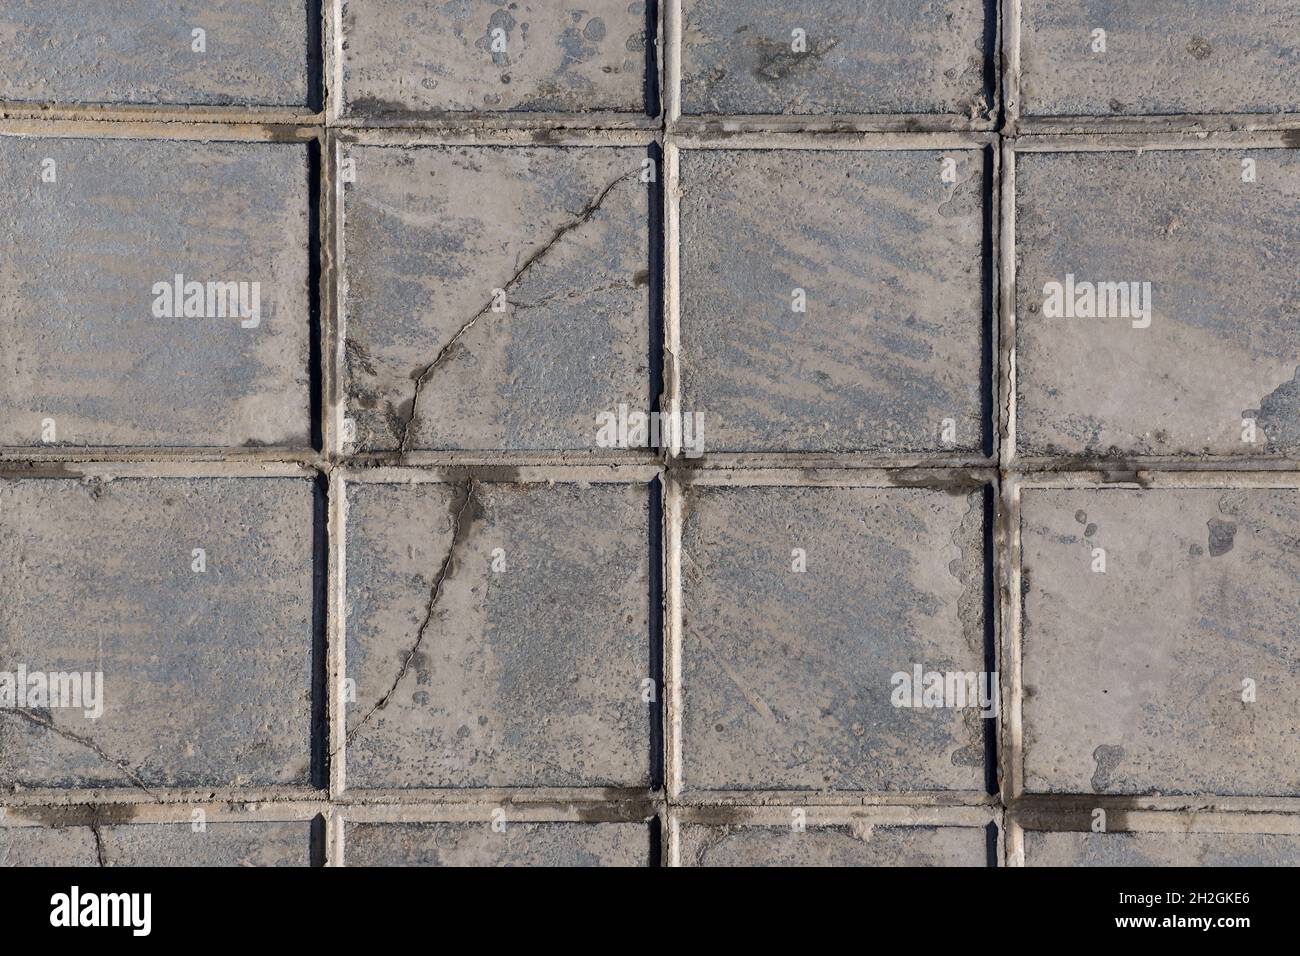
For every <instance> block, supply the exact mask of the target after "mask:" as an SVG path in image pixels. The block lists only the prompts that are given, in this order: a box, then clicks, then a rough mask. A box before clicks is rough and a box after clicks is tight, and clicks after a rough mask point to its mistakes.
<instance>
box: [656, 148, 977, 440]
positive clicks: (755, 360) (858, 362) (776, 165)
mask: <svg viewBox="0 0 1300 956" xmlns="http://www.w3.org/2000/svg"><path fill="white" fill-rule="evenodd" d="M946 159H951V160H953V165H952V167H951V170H952V175H953V177H954V179H955V181H954V182H953V183H951V184H949V183H945V182H944V181H943V178H942V177H943V175H944V172H945V163H944V161H945V160H946ZM986 172H987V170H986V169H985V160H984V154H983V152H981V151H978V150H954V151H951V152H929V151H914V150H907V151H882V152H862V151H843V152H831V151H822V150H699V151H695V150H691V151H687V152H684V153H683V154H682V156H681V185H682V191H683V194H682V209H681V236H682V252H681V377H682V391H683V398H682V408H683V410H684V411H692V412H697V413H700V414H702V415H703V432H704V437H705V444H706V446H707V448H708V450H710V451H845V452H848V451H890V452H897V453H901V452H941V451H949V452H955V451H967V452H974V451H978V450H979V449H981V448H982V447H984V441H985V429H986V425H985V423H984V419H985V417H987V416H986V413H985V412H984V408H985V405H986V399H985V398H984V395H985V392H986V388H987V386H986V385H984V384H983V383H984V381H985V379H986V376H987V372H986V363H987V359H986V358H985V354H984V353H985V349H986V347H987V343H986V340H985V337H984V331H983V330H984V326H985V322H984V318H983V317H984V314H985V304H984V287H983V284H982V283H983V273H984V252H985V247H984V201H983V188H984V177H985V174H986ZM775 223H780V224H781V228H773V225H774V224H775ZM801 292H802V295H801V294H800V293H801ZM800 308H802V309H803V311H799V309H800ZM949 423H950V424H951V428H950V429H948V430H947V431H945V428H946V426H947V425H948V424H949Z"/></svg>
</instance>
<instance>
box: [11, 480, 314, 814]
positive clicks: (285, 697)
mask: <svg viewBox="0 0 1300 956" xmlns="http://www.w3.org/2000/svg"><path fill="white" fill-rule="evenodd" d="M312 515H313V502H312V484H311V482H310V481H308V480H305V479H252V478H248V479H224V480H223V479H209V480H187V479H126V478H123V479H118V480H116V481H108V482H103V481H77V480H72V479H54V478H48V479H30V480H17V481H14V480H4V481H0V569H3V572H4V573H3V574H2V575H0V661H3V664H2V665H0V670H3V671H6V672H9V673H14V672H15V671H16V669H17V668H18V667H19V666H24V667H25V668H26V670H27V671H28V673H31V672H38V671H39V672H42V673H73V672H76V673H79V674H85V673H87V672H89V673H91V674H93V673H95V672H99V673H102V675H103V677H102V697H101V698H100V701H101V703H102V714H100V715H99V716H97V717H96V716H87V713H86V711H87V709H88V708H87V707H85V706H81V707H74V706H66V705H65V706H58V707H55V706H48V707H42V706H39V703H37V702H34V703H35V704H36V705H35V706H31V707H29V708H26V709H20V708H14V707H13V706H12V704H11V705H10V706H9V707H0V787H3V790H4V791H5V792H9V793H13V792H20V791H22V790H28V789H32V788H55V789H64V788H77V787H81V788H85V787H118V788H135V789H137V790H139V791H140V793H141V796H142V797H143V798H145V799H148V798H149V796H150V793H151V792H152V791H153V790H154V789H155V788H162V787H203V786H248V787H252V786H276V785H297V786H307V785H308V784H309V783H310V782H311V773H310V771H311V737H312V727H311V699H312V663H313V661H312V658H313V654H314V653H315V649H314V646H313V630H312V628H313V621H312V604H313V600H312V595H313V590H312V576H313V570H312ZM196 548H197V549H202V551H203V561H204V566H205V567H206V570H205V571H196V570H193V569H194V567H195V566H196V561H197V560H198V558H197V556H196V555H195V554H194V549H196ZM83 686H89V685H88V684H83ZM84 699H85V698H84V695H83V697H82V700H83V701H84ZM50 703H51V704H52V703H53V701H50Z"/></svg>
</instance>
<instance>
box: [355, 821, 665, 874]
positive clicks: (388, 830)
mask: <svg viewBox="0 0 1300 956" xmlns="http://www.w3.org/2000/svg"><path fill="white" fill-rule="evenodd" d="M344 839H345V841H346V849H345V851H344V852H345V854H346V856H345V859H346V861H347V865H348V866H544V867H591V866H619V867H627V866H646V865H647V864H648V863H649V861H650V831H649V828H648V827H647V826H646V825H645V824H644V823H516V822H511V821H510V819H509V817H508V816H507V817H506V818H505V820H504V829H500V830H494V829H493V828H492V825H491V823H489V822H487V821H485V822H483V823H352V822H349V823H348V824H347V825H346V830H345V836H344Z"/></svg>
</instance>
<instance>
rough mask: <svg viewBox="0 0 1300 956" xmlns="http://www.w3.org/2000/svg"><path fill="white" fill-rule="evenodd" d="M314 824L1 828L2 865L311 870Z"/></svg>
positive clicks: (114, 825)
mask: <svg viewBox="0 0 1300 956" xmlns="http://www.w3.org/2000/svg"><path fill="white" fill-rule="evenodd" d="M310 829H311V825H310V824H309V823H216V822H213V823H205V824H204V825H203V829H202V830H196V829H195V827H194V825H193V824H191V823H165V824H112V825H110V824H103V825H98V826H93V827H92V826H72V827H61V828H59V829H55V830H48V829H38V828H35V827H0V866H173V867H174V866H221V867H227V866H307V865H309V863H310Z"/></svg>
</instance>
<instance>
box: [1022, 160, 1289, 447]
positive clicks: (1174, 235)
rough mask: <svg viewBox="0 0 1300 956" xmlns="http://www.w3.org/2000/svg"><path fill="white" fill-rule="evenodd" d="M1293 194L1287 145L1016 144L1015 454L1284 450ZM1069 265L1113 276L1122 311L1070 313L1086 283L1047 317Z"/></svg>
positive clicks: (1084, 274)
mask: <svg viewBox="0 0 1300 956" xmlns="http://www.w3.org/2000/svg"><path fill="white" fill-rule="evenodd" d="M1243 163H1249V164H1251V165H1250V168H1251V170H1252V171H1253V174H1254V176H1255V177H1256V178H1255V181H1253V182H1245V181H1243V175H1244V174H1245V173H1246V167H1245V166H1244V165H1243ZM1297 203H1300V157H1297V155H1296V152H1295V150H1290V149H1262V150H1234V149H1223V150H1150V151H1146V152H1137V153H1135V152H1130V151H1122V152H1075V153H1022V154H1020V155H1019V156H1017V157H1016V319H1017V321H1016V348H1017V378H1016V384H1017V389H1018V395H1017V398H1018V402H1017V408H1018V410H1019V414H1018V421H1017V430H1016V434H1017V441H1018V445H1019V450H1020V451H1021V452H1022V453H1024V454H1031V455H1064V456H1086V457H1103V456H1107V455H1135V454H1142V455H1180V456H1190V455H1216V456H1251V455H1264V454H1279V453H1284V454H1287V455H1288V456H1291V457H1295V456H1296V455H1297V454H1300V377H1298V376H1300V310H1297V306H1296V302H1297V300H1298V299H1300V275H1298V274H1297V273H1296V270H1294V269H1291V268H1289V267H1287V266H1286V265H1285V263H1288V262H1292V261H1294V260H1295V259H1296V256H1297V255H1298V254H1300V224H1298V220H1297V218H1296V216H1295V210H1296V207H1297ZM1228 250H1231V252H1228ZM1068 276H1073V277H1074V280H1073V281H1074V282H1075V283H1076V288H1077V287H1078V284H1082V283H1085V282H1087V283H1092V284H1094V285H1095V284H1098V283H1122V284H1123V285H1124V287H1125V289H1126V290H1127V291H1128V292H1129V297H1130V308H1129V317H1127V318H1126V317H1125V315H1124V314H1123V313H1122V310H1121V309H1115V308H1111V309H1109V314H1106V315H1098V316H1096V317H1093V318H1088V317H1086V316H1080V315H1079V314H1078V313H1079V311H1080V309H1079V306H1080V303H1081V301H1082V300H1083V297H1085V296H1086V294H1087V293H1086V290H1085V291H1080V292H1078V293H1077V294H1076V296H1075V297H1074V304H1075V306H1076V309H1075V315H1070V314H1069V313H1066V314H1064V315H1062V314H1061V313H1060V312H1059V311H1058V312H1057V313H1056V314H1055V315H1053V314H1050V313H1049V311H1048V310H1049V308H1050V301H1049V297H1050V295H1051V291H1050V290H1049V288H1048V286H1049V283H1057V284H1059V285H1060V286H1061V287H1062V292H1061V295H1062V296H1065V295H1066V294H1067V293H1066V292H1065V289H1066V288H1068V287H1067V286H1066V283H1067V281H1068V280H1067V277H1068ZM1134 283H1137V284H1138V285H1137V292H1138V295H1137V298H1138V299H1141V300H1142V301H1143V303H1144V304H1145V305H1148V306H1149V307H1150V308H1149V310H1148V311H1149V314H1148V315H1136V314H1135V310H1134V309H1133V308H1132V305H1133V302H1134V301H1135V299H1134V297H1133V295H1132V292H1133V284H1134ZM1143 283H1149V284H1150V287H1149V297H1148V296H1147V295H1146V293H1144V292H1143V286H1142V284H1143ZM1115 301H1116V302H1120V300H1118V299H1116V300H1115ZM1106 304H1107V305H1110V304H1111V303H1110V302H1109V301H1108V302H1107V303H1106ZM1121 304H1122V302H1121ZM1084 305H1085V307H1086V302H1085V303H1084ZM1148 322H1149V324H1147V325H1146V327H1142V326H1143V325H1144V324H1146V323H1148ZM1244 419H1250V420H1251V421H1253V422H1254V423H1255V429H1254V432H1253V433H1251V434H1247V433H1245V432H1244V431H1243V420H1244ZM1243 437H1250V438H1253V440H1252V441H1244V440H1243Z"/></svg>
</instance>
